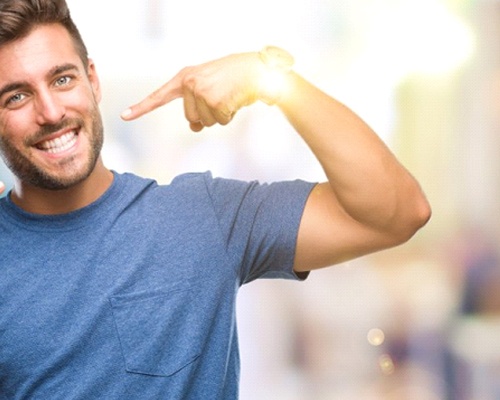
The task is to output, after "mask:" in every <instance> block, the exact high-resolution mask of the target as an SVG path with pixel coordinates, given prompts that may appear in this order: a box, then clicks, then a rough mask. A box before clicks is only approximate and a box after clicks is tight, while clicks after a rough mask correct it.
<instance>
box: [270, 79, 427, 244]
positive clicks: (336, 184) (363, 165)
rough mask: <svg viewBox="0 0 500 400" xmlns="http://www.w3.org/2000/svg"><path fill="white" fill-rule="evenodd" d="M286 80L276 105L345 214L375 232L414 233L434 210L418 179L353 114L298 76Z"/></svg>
mask: <svg viewBox="0 0 500 400" xmlns="http://www.w3.org/2000/svg"><path fill="white" fill-rule="evenodd" d="M288 79H289V84H288V87H287V90H286V92H285V93H283V96H282V97H281V100H280V101H279V102H278V106H279V107H280V109H281V110H282V111H283V112H284V114H285V116H286V117H287V118H288V120H289V121H290V122H291V124H292V125H293V126H294V128H295V129H296V130H297V132H298V133H299V134H300V135H301V136H302V137H303V139H304V140H305V142H306V143H307V144H308V146H309V147H310V148H311V150H312V151H313V153H314V154H315V156H316V157H317V159H318V161H319V162H320V163H321V165H322V167H323V169H324V171H325V174H326V176H327V178H328V182H329V184H330V185H331V188H332V190H333V192H334V193H335V196H336V198H337V200H338V203H339V204H340V206H341V207H342V208H343V210H344V211H345V212H346V213H347V214H348V215H349V216H350V217H352V218H353V219H354V220H356V221H358V222H360V223H362V224H364V225H367V226H370V227H372V228H374V229H377V230H381V231H388V232H390V231H391V230H394V231H395V233H397V234H398V235H399V234H401V235H405V233H406V232H405V231H407V232H408V235H411V234H413V232H414V231H415V230H416V229H417V228H418V227H420V226H421V224H423V223H425V221H426V220H427V219H428V214H429V212H430V210H429V206H428V204H427V201H426V199H425V196H424V195H423V193H422V191H421V189H420V187H419V185H418V183H417V182H416V180H415V179H414V178H413V177H412V176H411V175H410V174H409V173H408V172H407V170H406V169H405V168H404V167H403V166H402V165H401V164H400V163H399V162H398V161H397V159H396V158H395V157H394V155H393V154H392V153H391V152H390V150H389V149H388V148H387V146H386V145H385V144H384V143H383V142H382V140H381V139H380V138H379V137H378V136H377V135H376V134H375V133H374V132H373V130H372V129H371V128H370V127H369V126H368V125H367V124H366V123H364V122H363V121H362V120H361V119H360V118H359V117H358V116H357V115H356V114H355V113H354V112H353V111H351V110H350V109H349V108H347V107H346V106H345V105H343V104H341V103H340V102H338V101H336V100H335V99H333V98H332V97H330V96H328V95H326V94H325V93H323V92H322V91H321V90H319V89H318V88H316V87H315V86H313V85H311V84H310V83H308V82H307V81H305V80H304V79H303V78H301V77H300V76H298V75H297V74H294V73H290V74H289V77H288ZM416 225H418V226H416ZM396 231H397V232H396Z"/></svg>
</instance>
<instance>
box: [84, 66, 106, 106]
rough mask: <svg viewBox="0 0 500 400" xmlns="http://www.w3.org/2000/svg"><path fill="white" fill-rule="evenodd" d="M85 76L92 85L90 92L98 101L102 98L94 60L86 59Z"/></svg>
mask: <svg viewBox="0 0 500 400" xmlns="http://www.w3.org/2000/svg"><path fill="white" fill-rule="evenodd" d="M87 77H88V78H89V81H90V84H91V85H92V92H93V93H94V97H95V99H96V101H97V102H98V103H99V102H100V101H101V98H102V93H101V84H100V82H99V77H98V76H97V71H96V67H95V64H94V61H93V60H92V59H90V58H89V60H88V67H87Z"/></svg>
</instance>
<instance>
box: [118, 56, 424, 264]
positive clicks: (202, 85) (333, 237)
mask: <svg viewBox="0 0 500 400" xmlns="http://www.w3.org/2000/svg"><path fill="white" fill-rule="evenodd" d="M268 70H269V66H268V65H265V63H264V62H263V60H262V57H261V55H259V53H243V54H235V55H231V56H228V57H225V58H222V59H219V60H215V61H212V62H209V63H206V64H202V65H199V66H195V67H188V68H185V69H183V70H182V71H180V72H179V74H177V75H176V76H175V77H174V78H173V79H172V80H171V81H169V82H167V83H166V84H165V85H164V86H162V87H161V88H160V89H158V90H157V91H155V92H154V93H153V94H151V95H150V96H148V97H147V98H146V99H144V100H143V101H142V102H140V103H138V104H136V105H135V106H133V107H131V108H130V109H129V110H127V111H126V112H125V113H123V114H122V117H123V118H124V119H126V120H130V119H135V118H137V117H139V116H141V115H143V114H145V113H147V112H149V111H151V110H153V109H155V108H157V107H159V106H162V105H164V104H166V103H168V102H170V101H172V100H174V99H176V98H180V97H182V98H183V99H184V109H185V115H186V118H187V120H188V121H189V123H190V126H191V129H192V130H194V131H199V130H201V129H203V128H204V127H207V126H212V125H213V124H215V123H219V124H227V123H229V122H230V121H231V119H232V118H233V116H234V114H235V113H236V112H237V111H238V110H239V109H240V108H241V107H243V106H247V105H250V104H252V103H253V102H255V101H256V100H264V101H266V102H269V93H268V92H267V91H266V88H265V87H264V86H263V84H262V82H263V80H262V77H263V76H265V75H266V74H267V72H268ZM281 76H282V78H283V79H284V80H285V82H284V85H283V88H282V89H281V92H280V93H279V96H273V99H274V100H275V101H276V104H277V106H278V107H279V108H280V109H281V111H282V112H283V113H284V114H285V116H286V117H287V118H288V120H289V121H290V123H291V124H292V125H293V127H294V128H295V130H296V131H297V132H298V134H299V135H301V137H302V138H303V139H304V141H305V142H306V143H307V145H308V146H309V147H310V149H311V150H312V151H313V153H314V154H315V156H316V158H317V159H318V162H319V163H320V164H321V166H322V167H323V169H324V171H325V174H326V176H327V178H328V182H325V183H321V184H319V185H317V186H316V187H315V189H314V190H313V192H312V193H311V195H310V197H309V199H308V201H307V204H306V208H305V211H304V214H303V217H302V220H301V224H300V229H299V234H298V243H297V249H296V257H295V265H294V268H295V270H296V271H308V270H311V269H316V268H321V267H326V266H330V265H333V264H336V263H339V262H342V261H346V260H348V259H352V258H356V257H359V256H362V255H365V254H368V253H371V252H375V251H378V250H382V249H385V248H388V247H392V246H396V245H398V244H401V243H404V242H405V241H407V240H408V239H409V238H411V237H412V236H413V234H414V233H415V232H416V231H417V230H418V229H419V228H420V227H422V226H423V225H424V224H425V223H426V222H427V220H428V219H429V218H430V213H431V212H430V207H429V204H428V202H427V200H426V198H425V196H424V194H423V193H422V191H421V189H420V186H419V184H418V182H417V181H416V180H415V179H414V178H413V177H412V176H411V175H410V174H409V173H408V171H407V170H406V169H405V168H404V167H403V166H402V165H401V164H400V163H399V162H398V160H397V159H396V158H395V156H394V155H393V154H392V153H391V152H390V151H389V149H388V148H387V146H385V144H384V143H383V142H382V141H381V140H380V138H379V137H378V136H377V135H376V134H375V133H374V132H373V131H372V129H371V128H370V127H369V126H368V125H367V124H365V123H364V122H363V121H362V119H361V118H359V117H358V116H357V115H356V114H355V113H354V112H353V111H351V110H350V109H349V108H347V107H346V106H345V105H343V104H342V103H340V102H338V101H337V100H335V99H334V98H332V97H331V96H329V95H327V94H325V93H324V92H322V91H321V90H320V89H318V88H317V87H315V86H313V85H312V84H310V83H309V82H308V81H306V80H305V79H303V78H302V77H301V76H299V75H298V74H296V73H294V72H282V74H281Z"/></svg>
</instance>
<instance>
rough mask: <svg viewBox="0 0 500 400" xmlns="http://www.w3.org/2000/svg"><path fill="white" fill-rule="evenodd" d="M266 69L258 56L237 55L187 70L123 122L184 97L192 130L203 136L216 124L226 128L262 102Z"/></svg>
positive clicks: (126, 114)
mask: <svg viewBox="0 0 500 400" xmlns="http://www.w3.org/2000/svg"><path fill="white" fill-rule="evenodd" d="M263 68H265V67H264V65H263V63H262V62H261V60H260V58H259V55H258V53H241V54H233V55H230V56H227V57H224V58H221V59H218V60H215V61H211V62H208V63H205V64H201V65H198V66H194V67H186V68H184V69H182V70H181V71H180V72H179V73H178V74H177V75H176V76H174V77H173V78H172V79H171V80H170V81H168V82H167V83H166V84H165V85H163V86H162V87H160V88H159V89H158V90H156V91H155V92H153V93H151V94H150V95H149V96H147V97H146V98H145V99H144V100H142V101H141V102H139V103H137V104H135V105H134V106H132V107H130V108H129V109H128V110H126V111H125V112H124V113H122V118H123V119H124V120H126V121H129V120H133V119H136V118H138V117H140V116H142V115H144V114H146V113H148V112H150V111H152V110H155V109H156V108H158V107H160V106H163V105H165V104H168V103H169V102H171V101H172V100H175V99H177V98H181V97H182V98H183V99H184V113H185V116H186V119H187V120H188V121H189V124H190V127H191V130H193V131H195V132H199V131H201V130H202V129H203V128H204V127H209V126H212V125H214V124H216V123H219V124H221V125H226V124H228V123H229V122H230V121H231V120H232V119H233V117H234V115H235V114H236V112H237V111H238V110H239V109H240V108H242V107H244V106H247V105H250V104H252V103H253V102H255V101H256V100H257V99H258V94H259V77H260V76H261V75H262V70H263Z"/></svg>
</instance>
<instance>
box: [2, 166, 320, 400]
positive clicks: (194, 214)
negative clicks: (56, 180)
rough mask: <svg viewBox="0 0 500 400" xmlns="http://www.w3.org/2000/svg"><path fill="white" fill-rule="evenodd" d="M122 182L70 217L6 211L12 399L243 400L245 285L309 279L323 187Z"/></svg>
mask: <svg viewBox="0 0 500 400" xmlns="http://www.w3.org/2000/svg"><path fill="white" fill-rule="evenodd" d="M114 175H115V178H114V181H113V184H112V186H111V187H110V188H109V189H108V191H107V192H106V193H105V194H104V195H103V196H102V197H101V198H100V199H99V200H97V201H96V202H95V203H93V204H91V205H89V206H87V207H85V208H83V209H80V210H78V211H75V212H72V213H69V214H64V215H56V216H41V215H33V214H29V213H26V212H24V211H22V210H21V209H19V208H18V207H16V206H15V205H14V204H13V203H12V202H11V201H10V200H9V199H8V197H5V198H3V199H1V200H0V399H1V400H7V399H8V400H19V399H40V400H55V399H61V400H72V399H80V400H93V399H96V400H97V399H98V400H127V399H134V400H136V399H154V400H158V399H169V400H172V399H184V400H185V399H200V400H210V399H214V400H215V399H217V400H221V399H223V400H225V399H227V400H234V399H236V398H237V397H238V377H239V355H238V340H237V331H236V319H235V302H236V294H237V291H238V288H239V287H240V286H241V285H242V284H244V283H247V282H250V281H252V280H254V279H257V278H262V277H265V278H291V279H294V278H297V277H296V276H295V274H294V273H293V271H292V265H293V257H294V252H295V244H296V236H297V230H298V225H299V222H300V218H301V215H302V212H303V207H304V204H305V201H306V199H307V197H308V195H309V192H310V190H311V189H312V186H313V184H311V183H306V182H302V181H294V182H280V183H273V184H269V185H267V184H258V183H256V182H253V183H246V182H239V181H234V180H224V179H214V178H212V177H211V175H210V174H209V173H206V174H186V175H182V176H180V177H178V178H176V179H175V180H174V181H173V182H172V183H171V184H170V185H158V184H157V183H156V182H155V181H153V180H148V179H143V178H139V177H136V176H134V175H131V174H117V173H115V174H114Z"/></svg>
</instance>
